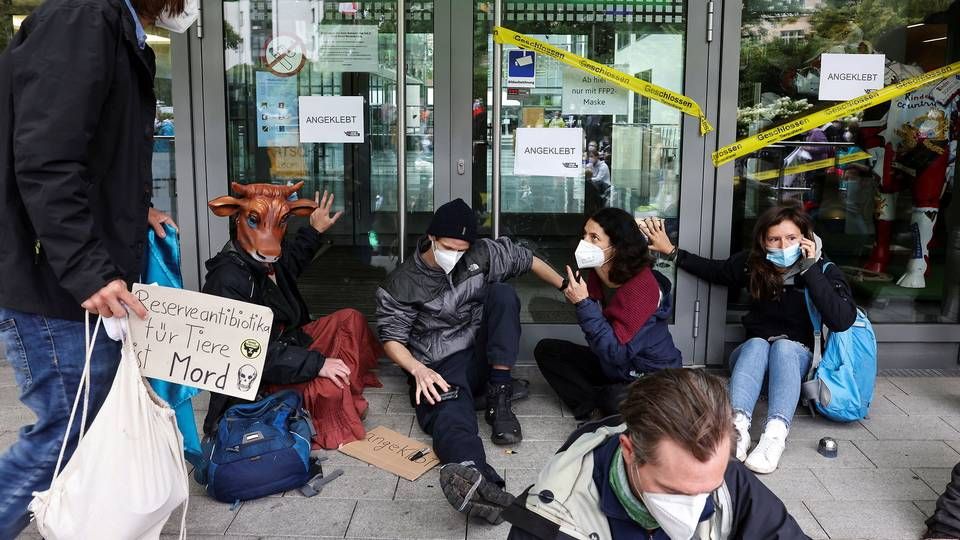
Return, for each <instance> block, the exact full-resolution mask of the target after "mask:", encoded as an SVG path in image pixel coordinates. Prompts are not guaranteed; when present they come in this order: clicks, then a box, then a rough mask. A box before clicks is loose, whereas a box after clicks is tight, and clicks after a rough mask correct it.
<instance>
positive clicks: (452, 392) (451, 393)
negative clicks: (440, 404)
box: [440, 384, 460, 401]
mask: <svg viewBox="0 0 960 540" xmlns="http://www.w3.org/2000/svg"><path fill="white" fill-rule="evenodd" d="M459 395H460V387H459V386H457V385H455V384H451V385H450V389H449V390H447V391H446V392H441V393H440V401H448V400H451V399H457V397H458V396H459Z"/></svg>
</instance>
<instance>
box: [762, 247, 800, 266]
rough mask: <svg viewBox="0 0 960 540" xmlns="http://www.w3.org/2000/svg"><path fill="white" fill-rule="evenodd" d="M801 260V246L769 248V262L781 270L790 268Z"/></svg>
mask: <svg viewBox="0 0 960 540" xmlns="http://www.w3.org/2000/svg"><path fill="white" fill-rule="evenodd" d="M799 258H800V244H794V245H792V246H787V247H785V248H783V249H775V248H767V260H768V261H770V262H772V263H773V264H775V265H777V266H779V267H780V268H789V267H791V266H793V263H795V262H797V259H799Z"/></svg>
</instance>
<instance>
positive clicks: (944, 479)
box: [913, 467, 953, 494]
mask: <svg viewBox="0 0 960 540" xmlns="http://www.w3.org/2000/svg"><path fill="white" fill-rule="evenodd" d="M952 471H953V469H952V468H946V467H939V468H938V467H918V468H914V469H913V472H914V473H915V474H916V475H917V476H919V477H920V479H921V480H923V481H924V482H925V483H926V484H927V485H928V486H930V489H932V490H933V491H934V493H937V494H939V493H942V492H943V490H944V488H946V486H947V484H948V483H950V473H951V472H952Z"/></svg>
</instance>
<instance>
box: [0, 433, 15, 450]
mask: <svg viewBox="0 0 960 540" xmlns="http://www.w3.org/2000/svg"><path fill="white" fill-rule="evenodd" d="M17 437H19V433H18V432H16V431H3V432H0V454H2V453H3V452H5V451H6V450H7V448H9V447H11V446H13V443H15V442H17Z"/></svg>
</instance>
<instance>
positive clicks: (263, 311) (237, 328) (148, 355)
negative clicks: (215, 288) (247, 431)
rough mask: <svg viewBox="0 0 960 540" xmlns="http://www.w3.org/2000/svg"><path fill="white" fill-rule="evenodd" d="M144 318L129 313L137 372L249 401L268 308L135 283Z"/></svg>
mask: <svg viewBox="0 0 960 540" xmlns="http://www.w3.org/2000/svg"><path fill="white" fill-rule="evenodd" d="M133 294H134V296H136V297H137V298H138V299H139V300H140V301H141V302H143V305H144V306H145V307H146V308H147V318H146V319H145V320H142V319H140V318H139V317H130V336H131V337H132V338H133V349H134V351H136V353H137V363H138V364H139V365H140V372H141V373H142V374H143V375H144V376H145V377H152V378H154V379H160V380H164V381H170V382H174V383H177V384H182V385H186V386H194V387H197V388H202V389H204V390H210V391H211V392H217V393H220V394H226V395H229V396H235V397H239V398H243V399H249V400H253V399H255V398H256V396H257V388H258V387H259V386H260V379H261V375H262V374H263V363H264V360H265V359H266V356H267V345H268V344H269V342H270V329H271V327H272V325H273V312H272V311H271V310H270V308H267V307H264V306H258V305H256V304H248V303H246V302H239V301H237V300H230V299H228V298H222V297H219V296H213V295H210V294H203V293H198V292H193V291H185V290H183V289H171V288H169V287H159V286H156V285H143V284H141V283H136V284H134V286H133Z"/></svg>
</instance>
